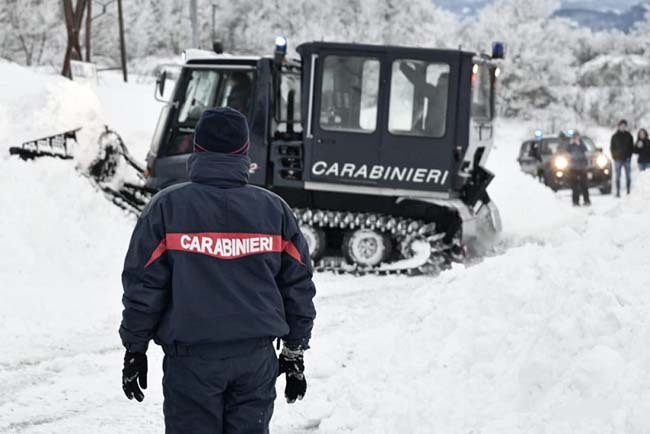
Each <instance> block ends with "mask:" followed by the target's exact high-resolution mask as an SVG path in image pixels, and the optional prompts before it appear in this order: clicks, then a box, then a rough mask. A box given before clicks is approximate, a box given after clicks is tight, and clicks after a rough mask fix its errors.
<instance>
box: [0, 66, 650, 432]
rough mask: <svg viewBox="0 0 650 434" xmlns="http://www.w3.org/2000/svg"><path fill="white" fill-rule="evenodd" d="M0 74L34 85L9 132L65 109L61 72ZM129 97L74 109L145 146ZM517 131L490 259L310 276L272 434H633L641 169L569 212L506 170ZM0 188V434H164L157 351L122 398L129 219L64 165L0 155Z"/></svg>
mask: <svg viewBox="0 0 650 434" xmlns="http://www.w3.org/2000/svg"><path fill="white" fill-rule="evenodd" d="M0 68H2V71H5V70H9V71H13V72H12V73H13V74H18V73H21V74H25V77H28V78H30V77H31V78H30V79H29V80H27V81H21V82H20V83H22V87H23V89H22V91H21V90H20V89H15V90H13V96H12V97H11V99H10V98H9V97H7V96H6V95H1V92H0V98H4V99H3V100H2V101H3V104H2V105H0V107H2V109H3V114H2V117H0V119H3V121H2V122H4V123H7V122H9V123H11V124H12V125H13V124H14V123H20V125H21V126H22V128H23V130H21V133H25V134H26V135H28V136H29V137H31V136H33V135H34V134H36V130H37V129H38V128H40V127H41V126H42V125H43V124H42V123H36V122H30V121H28V120H26V119H23V118H24V117H25V118H27V117H30V116H32V115H31V111H30V110H32V108H34V107H36V108H39V107H40V106H41V105H43V103H44V104H45V107H51V106H52V105H54V106H57V107H62V110H68V109H69V107H67V108H65V107H63V106H62V105H61V104H62V103H61V101H63V100H65V99H66V98H68V97H67V91H66V92H63V91H62V90H61V89H63V88H66V89H67V87H68V84H63V82H60V79H59V78H57V77H41V76H33V77H32V76H31V75H30V74H31V72H29V71H28V70H22V69H17V67H15V66H13V65H6V64H2V65H1V66H0ZM0 76H1V77H3V80H4V77H5V75H4V74H0ZM32 82H34V83H36V85H37V87H39V89H41V90H42V91H45V92H49V93H47V95H49V96H48V100H43V93H42V92H40V91H32V87H33V86H32ZM66 83H67V82H66ZM59 86H61V87H60V88H59ZM103 86H104V88H102V87H103ZM137 86H138V85H122V84H120V85H119V86H118V84H116V83H113V84H111V83H108V84H106V82H105V83H102V82H100V87H99V89H98V93H99V95H100V97H101V98H102V99H101V101H103V106H99V105H97V104H98V103H97V99H96V98H94V97H92V98H91V97H88V99H87V100H81V99H80V100H79V101H80V104H78V106H79V107H78V108H77V109H75V110H78V111H76V112H75V113H76V114H77V115H78V116H81V118H77V119H83V116H87V115H89V114H90V113H100V112H101V110H102V109H104V108H105V109H106V110H107V111H109V112H110V114H111V116H112V117H113V118H114V119H118V122H121V125H120V129H121V131H120V132H123V135H125V136H129V135H130V137H132V138H133V140H134V141H137V140H138V137H140V138H142V140H143V138H144V137H145V136H147V135H148V136H149V137H150V133H151V129H153V127H154V124H153V123H149V121H150V119H146V120H145V117H143V113H142V110H143V109H144V110H147V105H148V104H149V103H147V102H143V101H142V98H143V97H144V96H143V95H144V87H142V88H140V87H137ZM75 88H76V86H75ZM52 89H59V91H56V90H52ZM115 89H117V90H115ZM130 89H133V90H132V91H130ZM114 90H115V92H114V93H113V91H114ZM140 91H142V92H143V93H142V94H141V93H140ZM57 92H58V93H57ZM74 92H79V95H80V94H81V93H83V92H84V91H83V90H80V89H76V90H74ZM62 93H64V94H65V95H62ZM111 95H113V96H111ZM57 98H59V100H58V101H49V99H57ZM5 101H11V104H10V105H7V104H5V103H4V102H5ZM84 101H85V102H84ZM118 101H119V102H120V104H118ZM86 103H88V105H87V106H83V107H82V105H83V104H86ZM39 104H40V105H39ZM47 116H49V117H47V118H46V119H44V120H43V122H44V123H45V124H46V125H47V124H52V123H55V122H54V121H57V122H58V120H57V117H58V116H59V115H58V112H49V114H48V115H47ZM146 116H150V113H148V112H147V113H146ZM151 116H152V117H153V115H151ZM50 117H51V118H50ZM8 119H9V121H7V120H8ZM30 119H31V118H30ZM528 127H530V129H529V128H528ZM532 128H534V127H533V126H526V125H522V124H518V123H512V122H502V123H500V125H499V127H498V129H497V131H498V134H497V143H498V147H497V149H496V150H495V151H494V153H493V154H492V156H491V159H490V168H491V169H492V170H493V171H495V172H496V174H497V177H496V179H495V181H494V183H493V185H492V186H491V187H490V193H491V195H492V197H493V198H494V200H495V201H496V203H497V204H498V206H499V208H500V210H501V213H502V218H503V222H504V228H505V232H504V234H503V240H502V247H503V249H501V250H503V253H502V254H500V255H498V256H493V257H488V258H486V259H485V260H483V261H482V262H481V263H479V264H477V265H475V266H472V267H470V268H465V267H461V266H458V267H455V268H454V269H452V270H450V271H448V272H446V273H443V274H442V275H441V276H440V277H438V278H436V279H433V278H404V277H385V278H380V277H365V278H354V277H349V276H335V275H330V274H320V275H318V276H317V277H316V281H317V286H318V291H319V294H318V297H317V308H318V312H319V313H318V318H317V322H316V328H315V330H314V339H313V342H312V349H311V350H310V351H309V352H308V354H307V356H306V364H307V375H308V381H309V390H308V393H307V396H306V397H305V399H304V400H303V401H301V402H300V403H298V404H295V405H292V406H289V405H287V404H286V403H284V402H283V401H282V399H278V401H277V407H276V412H275V417H274V420H273V426H272V431H273V432H275V433H280V434H282V433H285V434H289V433H303V432H318V433H332V434H334V433H337V434H339V433H342V432H347V433H368V434H381V433H387V434H388V433H391V434H393V433H409V434H412V433H423V434H424V433H427V434H429V433H436V432H441V433H452V434H455V433H459V434H460V433H463V434H466V433H481V434H491V433H495V434H497V433H498V434H519V433H522V432H526V433H529V432H532V433H540V434H541V433H554V434H558V433H580V434H589V433H594V434H595V433H611V432H616V433H627V434H647V432H648V427H649V426H650V417H649V416H648V414H650V413H649V412H648V411H647V409H648V408H650V376H648V366H650V346H649V345H648V342H650V323H649V322H650V295H649V294H648V288H650V273H648V261H649V259H648V258H649V256H648V254H647V251H648V250H649V248H650V231H648V229H647V227H648V226H647V225H648V221H650V210H649V207H648V203H650V176H649V175H650V174H648V175H645V174H644V176H636V175H637V174H635V179H634V192H633V195H632V196H630V197H624V198H622V199H620V200H616V199H615V198H613V197H611V196H600V195H598V194H596V195H595V196H594V198H593V204H594V205H593V207H592V208H589V209H588V208H573V207H571V206H570V199H569V197H568V195H567V193H566V192H563V193H558V194H554V193H552V192H550V191H549V190H547V189H545V188H544V187H543V186H541V185H540V184H539V183H538V182H537V181H536V180H534V179H533V178H532V177H528V176H526V175H523V174H522V173H521V172H520V171H519V168H518V167H517V164H516V156H517V151H518V147H519V144H520V143H521V141H522V140H523V139H524V138H525V137H526V136H527V135H528V134H529V133H530V131H531V130H532ZM122 129H123V130H122ZM146 129H150V130H149V131H148V132H147V131H145V130H146ZM3 134H4V136H3V137H9V138H12V141H14V140H15V139H13V137H17V135H16V132H15V131H12V132H10V133H7V132H3ZM606 134H607V132H605V131H601V132H599V133H598V135H602V136H603V137H604V136H606ZM599 140H600V139H599ZM602 140H605V138H603V139H602ZM3 146H4V145H3ZM0 185H2V192H1V193H0V219H1V221H2V222H3V223H4V228H5V229H4V231H3V232H1V233H0V245H2V246H3V254H2V255H1V256H0V258H1V260H0V278H1V281H2V284H1V285H0V300H2V303H0V332H1V333H2V335H3V339H2V340H0V432H2V433H18V432H20V433H52V432H65V433H71V434H74V433H79V434H81V433H88V432H93V433H98V434H100V433H106V434H108V433H111V434H112V433H115V432H126V431H138V432H143V433H156V432H161V431H162V414H161V412H162V410H161V402H162V393H161V387H160V380H161V378H160V377H161V370H160V362H161V354H160V351H159V350H158V349H157V348H155V347H154V348H152V349H151V350H150V366H151V369H150V379H149V384H150V386H149V389H148V390H147V396H146V399H145V401H144V403H142V404H137V403H134V402H131V401H127V400H126V399H125V398H124V397H123V395H122V391H121V386H120V369H121V359H122V350H121V348H120V345H119V340H118V337H117V326H118V323H119V318H120V310H121V307H120V296H121V288H120V271H121V265H122V259H123V254H124V251H125V249H126V245H127V243H128V239H129V234H130V231H131V229H132V227H133V224H134V221H133V218H131V217H129V216H125V215H124V214H123V213H122V212H121V211H119V210H117V209H116V208H114V207H113V206H112V205H111V204H110V203H109V202H108V201H106V200H105V199H104V198H103V197H102V196H101V195H100V194H99V193H97V192H95V191H94V190H93V189H92V187H91V186H90V184H89V183H88V182H87V181H86V180H85V179H83V178H81V177H79V176H78V175H77V174H76V172H75V170H74V168H73V165H72V164H70V163H69V162H62V161H52V160H49V161H48V160H45V161H37V162H35V163H29V164H25V163H22V162H20V161H16V160H10V159H6V158H2V159H0ZM282 387H283V381H280V384H279V385H278V393H279V396H280V397H281V396H282Z"/></svg>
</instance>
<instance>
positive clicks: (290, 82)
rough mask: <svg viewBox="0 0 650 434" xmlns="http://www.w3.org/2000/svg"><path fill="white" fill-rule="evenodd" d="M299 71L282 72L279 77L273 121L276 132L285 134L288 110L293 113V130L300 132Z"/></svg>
mask: <svg viewBox="0 0 650 434" xmlns="http://www.w3.org/2000/svg"><path fill="white" fill-rule="evenodd" d="M300 85H301V82H300V70H299V69H295V70H283V71H282V74H281V76H280V88H279V91H280V93H279V95H278V97H277V101H276V109H275V120H276V122H277V123H278V131H283V132H286V130H287V123H288V122H289V120H290V119H289V109H290V108H291V109H292V111H293V122H292V123H293V130H294V131H296V132H299V131H302V124H301V122H300Z"/></svg>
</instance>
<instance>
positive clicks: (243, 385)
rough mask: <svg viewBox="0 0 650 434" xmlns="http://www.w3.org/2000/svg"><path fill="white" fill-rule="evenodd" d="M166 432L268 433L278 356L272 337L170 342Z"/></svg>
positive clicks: (167, 350) (166, 364)
mask: <svg viewBox="0 0 650 434" xmlns="http://www.w3.org/2000/svg"><path fill="white" fill-rule="evenodd" d="M164 350H165V359H164V361H163V370H164V374H165V375H164V377H163V393H164V396H165V402H164V405H163V412H164V413H165V433H166V434H208V433H209V434H265V433H268V432H269V422H270V421H271V415H272V414H273V401H275V395H276V394H275V379H276V377H277V370H278V360H277V358H276V355H275V351H274V350H273V344H272V342H271V340H270V339H255V340H250V341H242V342H237V343H234V344H228V345H223V344H222V345H218V346H215V345H211V346H193V347H182V346H173V347H164Z"/></svg>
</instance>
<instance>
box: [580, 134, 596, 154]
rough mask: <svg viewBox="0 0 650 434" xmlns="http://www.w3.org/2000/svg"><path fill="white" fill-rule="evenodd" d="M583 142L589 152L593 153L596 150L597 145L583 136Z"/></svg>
mask: <svg viewBox="0 0 650 434" xmlns="http://www.w3.org/2000/svg"><path fill="white" fill-rule="evenodd" d="M582 142H583V143H584V144H585V146H586V147H587V150H589V151H590V152H593V151H595V150H596V145H595V144H594V142H593V141H592V140H591V139H590V138H589V137H584V136H582Z"/></svg>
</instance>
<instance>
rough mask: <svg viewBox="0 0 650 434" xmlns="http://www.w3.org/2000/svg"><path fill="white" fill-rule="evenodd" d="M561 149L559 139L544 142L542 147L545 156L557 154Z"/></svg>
mask: <svg viewBox="0 0 650 434" xmlns="http://www.w3.org/2000/svg"><path fill="white" fill-rule="evenodd" d="M559 147H560V140H559V139H552V140H544V142H543V145H542V152H544V153H545V154H555V153H556V152H557V150H558V148H559Z"/></svg>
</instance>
